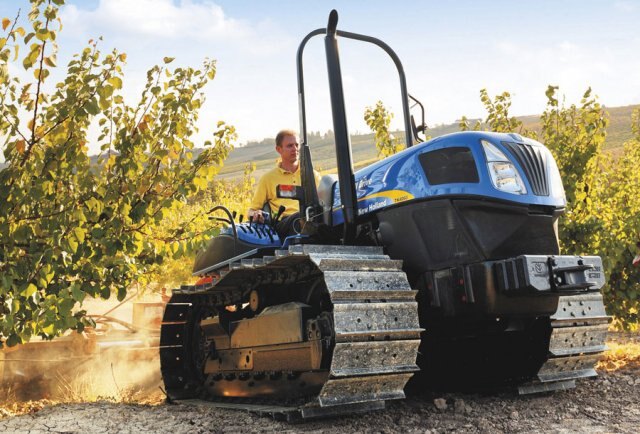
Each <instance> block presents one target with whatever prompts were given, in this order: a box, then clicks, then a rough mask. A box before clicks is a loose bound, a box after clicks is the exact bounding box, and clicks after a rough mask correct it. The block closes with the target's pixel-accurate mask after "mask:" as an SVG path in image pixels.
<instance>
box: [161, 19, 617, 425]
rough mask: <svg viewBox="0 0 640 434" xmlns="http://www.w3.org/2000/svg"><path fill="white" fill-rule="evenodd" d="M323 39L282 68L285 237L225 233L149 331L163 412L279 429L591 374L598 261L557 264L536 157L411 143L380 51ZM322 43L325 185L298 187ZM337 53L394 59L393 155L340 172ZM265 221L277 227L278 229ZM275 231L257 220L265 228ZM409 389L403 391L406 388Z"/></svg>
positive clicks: (601, 313) (602, 330)
mask: <svg viewBox="0 0 640 434" xmlns="http://www.w3.org/2000/svg"><path fill="white" fill-rule="evenodd" d="M337 21H338V16H337V13H336V12H335V11H332V12H331V14H330V16H329V22H328V26H327V28H326V29H325V28H321V29H318V30H315V31H313V32H311V33H309V35H307V36H306V37H305V38H304V39H303V41H302V43H301V45H300V47H299V49H298V54H297V75H298V90H299V102H300V119H301V138H302V143H301V150H300V153H301V156H300V160H301V169H300V170H301V179H302V186H280V187H279V195H280V196H281V197H290V198H294V199H297V200H298V201H299V203H300V210H301V213H300V223H301V224H300V226H299V228H300V231H299V232H300V233H299V234H297V235H295V236H289V237H286V238H284V239H283V238H281V237H280V236H279V235H278V234H277V232H276V231H275V229H274V225H273V224H272V223H274V221H272V222H271V224H270V223H268V222H267V223H266V224H256V223H255V222H252V221H249V222H244V223H242V222H241V223H237V222H235V221H234V215H233V214H232V213H231V212H229V211H228V210H227V209H225V208H223V207H217V208H216V210H222V211H223V212H225V213H226V217H225V218H224V219H225V220H226V221H227V223H228V227H226V228H225V229H223V230H222V232H221V234H220V235H219V236H218V237H216V238H214V239H213V240H212V241H211V243H210V245H209V246H208V248H207V250H206V251H205V252H203V253H202V254H201V255H200V256H199V257H198V258H197V260H196V264H195V267H194V274H195V275H196V276H200V277H201V278H203V279H201V281H200V282H201V283H200V284H198V285H193V286H183V287H181V288H180V289H176V290H174V291H173V295H172V297H171V299H170V301H169V303H168V304H167V306H166V309H165V313H164V318H163V325H162V331H161V350H160V356H161V369H162V376H163V378H164V383H165V387H166V392H167V394H168V397H169V398H170V399H188V398H199V399H207V400H210V401H214V402H217V403H219V404H218V405H223V406H236V407H241V408H248V409H252V410H255V411H258V412H261V413H268V414H272V415H274V416H281V417H283V418H287V419H289V420H293V419H300V418H302V419H307V418H314V417H321V416H328V415H335V414H344V413H355V412H362V411H369V410H373V409H380V408H383V407H384V403H385V401H387V400H391V399H398V398H403V397H404V396H405V394H404V390H405V387H407V384H408V383H410V384H409V386H410V387H413V388H418V389H420V388H424V387H444V388H452V387H469V386H473V387H482V386H491V387H494V386H496V385H499V386H511V387H517V388H518V390H519V391H520V393H534V392H539V391H552V390H557V389H565V388H569V387H573V386H574V381H575V380H576V379H578V378H582V377H589V376H594V375H596V373H595V371H594V364H595V363H596V361H597V359H598V357H599V354H600V353H601V352H602V351H603V350H604V340H605V337H606V330H607V323H608V321H609V318H608V317H607V315H606V313H605V310H604V305H603V303H602V297H601V295H600V293H599V289H600V288H601V287H602V286H603V284H604V282H605V279H604V273H603V270H602V262H601V259H600V258H599V257H597V256H568V255H560V251H559V245H558V238H557V224H558V218H559V217H560V216H561V214H562V213H563V211H564V208H565V205H566V200H565V196H564V190H563V186H562V181H561V179H560V175H559V171H558V168H557V166H556V163H555V161H554V159H553V157H552V155H551V153H550V152H549V150H548V149H547V148H546V147H545V146H544V145H542V144H541V143H538V142H537V141H535V140H531V139H528V138H525V137H521V136H520V135H518V134H499V133H491V132H479V131H473V132H461V133H455V134H450V135H447V136H443V137H438V138H435V139H433V140H429V141H426V142H422V140H421V139H420V135H421V133H422V132H423V131H424V129H425V126H424V111H423V112H422V123H421V124H420V125H416V122H415V121H414V118H413V117H412V116H411V114H410V113H409V111H410V110H409V100H410V98H412V97H411V96H410V95H409V94H408V92H407V88H406V81H405V76H404V72H403V68H402V65H401V63H400V60H399V59H398V57H397V56H396V54H395V53H394V52H393V51H392V50H391V48H390V47H389V46H387V45H386V44H385V43H384V42H382V41H380V40H378V39H375V38H372V37H369V36H364V35H360V34H355V33H350V32H345V31H342V30H337ZM317 35H325V47H326V56H327V67H328V76H329V90H330V95H331V106H332V112H333V127H334V128H333V129H334V132H335V149H336V157H337V172H338V173H337V176H334V175H325V176H324V177H323V178H322V179H321V181H320V183H319V185H318V186H316V183H315V181H314V175H313V165H312V161H311V153H310V150H309V146H308V141H307V129H306V114H305V92H304V79H303V68H302V57H303V51H304V47H305V45H306V43H307V41H308V40H309V39H311V38H312V37H314V36H317ZM338 38H347V39H353V40H358V41H362V42H365V43H373V44H375V45H377V46H379V47H380V48H382V49H383V50H384V51H386V52H387V53H388V54H389V56H390V57H391V58H392V60H393V61H394V63H395V65H396V67H397V70H398V73H399V77H400V91H401V95H402V102H403V120H404V126H405V133H406V144H407V149H405V150H403V151H401V152H399V153H397V154H395V155H393V156H390V157H388V158H385V159H384V160H381V161H379V162H377V163H375V164H373V165H371V166H369V167H366V168H363V169H361V170H359V171H358V172H356V173H354V171H353V164H352V160H351V158H352V157H351V145H350V141H349V133H348V130H347V122H346V116H345V105H344V98H343V88H342V79H341V73H340V61H339V56H338V45H337V40H338ZM276 219H277V218H276ZM276 219H273V220H276ZM412 377H413V378H412Z"/></svg>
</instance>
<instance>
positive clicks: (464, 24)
mask: <svg viewBox="0 0 640 434" xmlns="http://www.w3.org/2000/svg"><path fill="white" fill-rule="evenodd" d="M18 9H22V14H21V15H22V16H23V17H24V16H26V14H27V12H28V10H29V3H28V1H27V0H0V15H1V16H3V17H10V18H13V17H14V16H15V14H16V12H17V10H18ZM331 9H336V10H337V11H338V13H339V22H338V29H339V30H340V29H342V30H345V31H350V32H355V33H361V34H366V35H369V36H374V37H376V38H379V39H381V40H383V41H385V42H386V43H387V44H389V45H390V46H391V47H392V48H393V49H394V50H395V52H396V53H397V54H398V56H399V57H400V59H401V60H402V62H403V65H404V69H405V73H406V77H407V84H408V89H409V92H410V93H411V94H412V95H414V96H415V97H417V98H418V99H419V100H420V101H422V103H423V104H424V105H425V107H426V111H427V113H426V121H427V124H428V125H431V126H433V125H437V124H442V123H452V122H455V121H456V120H457V119H459V118H460V117H461V116H463V115H465V116H467V117H468V118H480V117H485V116H486V113H485V111H484V109H483V106H482V104H481V102H480V98H479V93H480V89H483V88H486V89H487V90H488V92H489V94H490V95H491V96H494V95H496V94H499V93H502V92H503V91H508V92H510V93H511V95H512V98H513V104H512V108H511V114H513V115H529V114H539V113H541V112H542V111H543V110H544V108H545V104H546V97H545V93H544V92H545V90H546V88H547V86H548V85H549V84H552V85H557V86H560V92H561V94H562V95H564V98H565V101H566V103H567V104H573V103H579V100H580V97H581V96H582V94H583V93H584V91H585V90H586V89H587V88H588V87H589V86H590V87H592V88H593V90H594V93H595V94H596V95H598V97H599V100H600V102H601V103H603V104H604V105H606V106H622V105H630V104H638V103H640V55H639V53H640V26H639V25H638V23H640V0H555V1H547V0H539V1H529V0H520V1H513V0H509V1H502V0H498V1H482V0H476V1H471V0H458V1H431V0H424V1H417V0H414V1H410V0H394V1H389V0H368V1H357V0H337V1H333V0H323V1H320V0H307V1H303V0H298V1H285V0H273V1H258V0H68V1H67V4H66V5H65V6H63V8H62V13H61V18H62V21H63V25H64V28H63V30H62V33H61V34H60V35H59V38H58V42H59V45H60V52H59V55H58V64H59V65H66V63H67V62H68V61H69V60H70V59H71V56H72V55H73V54H74V53H77V52H80V51H81V50H82V49H83V48H84V47H85V46H86V44H87V41H88V40H89V39H96V38H97V37H99V36H102V37H103V41H102V42H101V46H102V49H103V52H106V51H108V50H109V49H111V48H117V49H118V50H119V51H123V52H126V53H127V65H126V68H125V71H124V74H125V75H124V92H125V98H126V100H127V101H128V102H129V104H134V103H136V102H137V100H138V98H139V95H140V92H141V90H142V87H143V85H144V82H145V80H146V71H147V70H148V69H149V68H151V67H152V66H153V65H155V64H159V63H162V59H163V57H165V56H170V57H175V61H174V63H172V66H187V65H189V66H198V65H200V64H201V63H202V61H203V60H204V59H205V58H213V59H216V61H217V76H216V78H215V79H214V80H213V81H212V82H211V83H210V84H209V85H208V86H207V88H206V96H207V101H206V103H205V105H204V106H203V108H202V110H201V113H200V125H199V127H200V133H199V136H198V137H197V138H196V144H197V143H198V142H199V141H200V142H202V141H204V140H206V139H208V138H210V136H211V132H212V131H213V130H214V129H215V125H216V123H217V121H218V120H224V121H225V122H227V123H229V124H231V125H234V126H235V127H236V129H237V132H238V136H239V141H238V144H243V143H245V142H247V141H250V140H261V139H263V138H265V137H274V136H275V134H276V132H277V131H278V130H280V129H282V128H293V129H294V130H298V129H299V118H298V96H297V84H296V64H295V59H296V51H297V48H298V44H299V43H300V41H301V39H302V38H303V37H304V36H305V35H306V34H307V33H309V32H310V31H312V30H314V29H317V28H321V27H326V24H327V18H328V15H329V12H330V11H331ZM339 49H340V55H341V64H342V74H343V81H344V86H345V99H346V105H347V118H348V124H349V128H350V131H351V133H356V132H360V133H364V132H368V131H369V130H368V127H367V126H366V124H365V123H364V121H363V114H364V110H365V108H366V107H367V106H373V105H375V103H376V101H378V100H382V101H383V102H384V104H385V105H386V106H387V107H388V108H389V109H390V110H391V111H392V112H393V113H395V114H396V116H395V118H394V122H393V124H392V127H394V128H395V127H397V128H402V121H401V108H402V106H401V99H400V92H399V84H398V83H399V81H398V78H397V73H396V72H395V68H394V66H393V63H392V62H391V60H390V59H389V58H388V57H387V56H386V54H385V53H384V52H383V51H382V50H380V49H379V48H377V47H375V46H372V45H369V44H364V43H362V42H358V41H351V40H339ZM18 66H19V65H17V66H16V68H18ZM304 66H305V84H306V99H307V122H308V128H309V130H312V131H322V132H324V131H326V130H328V129H331V128H332V125H331V108H330V105H329V96H328V85H327V74H326V64H325V59H324V44H323V40H322V37H320V36H318V37H315V38H313V39H312V40H311V41H310V42H309V43H308V44H307V48H306V50H305V55H304ZM19 67H20V68H21V66H19ZM52 77H53V78H54V79H55V77H56V76H55V75H53V76H52ZM93 151H96V150H93ZM96 152H97V151H96Z"/></svg>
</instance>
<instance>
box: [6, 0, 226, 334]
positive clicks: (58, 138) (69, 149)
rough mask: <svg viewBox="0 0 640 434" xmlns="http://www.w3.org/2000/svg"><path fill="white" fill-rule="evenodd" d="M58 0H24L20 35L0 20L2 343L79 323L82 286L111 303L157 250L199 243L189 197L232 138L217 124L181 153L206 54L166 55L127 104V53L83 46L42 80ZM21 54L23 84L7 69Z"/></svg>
mask: <svg viewBox="0 0 640 434" xmlns="http://www.w3.org/2000/svg"><path fill="white" fill-rule="evenodd" d="M62 3H63V2H62V1H61V0H53V1H46V0H32V1H31V4H32V10H31V12H30V13H29V24H30V26H31V29H30V30H29V31H25V30H24V28H23V27H19V26H18V25H17V22H18V17H17V18H16V19H15V20H6V19H5V20H3V28H4V29H5V31H6V34H5V37H4V38H2V39H0V47H1V48H0V98H1V100H0V136H1V137H3V138H4V142H3V144H2V148H3V152H4V158H5V162H6V167H5V168H4V169H2V170H1V171H0V183H1V184H0V185H2V188H1V189H0V338H1V339H3V340H4V339H6V344H8V345H14V344H17V343H20V342H24V341H27V340H29V339H30V338H31V337H32V336H42V337H44V338H49V339H50V338H53V337H55V336H57V335H59V334H61V333H62V332H63V331H65V330H68V329H75V330H82V328H83V327H84V326H85V325H86V324H87V323H88V321H87V320H86V319H85V318H84V312H83V311H78V312H76V311H74V306H75V305H76V303H79V302H82V300H83V299H84V298H85V297H86V296H87V295H89V296H93V297H95V296H100V297H103V298H108V297H109V296H110V295H111V294H112V293H117V295H118V298H119V299H123V298H124V296H125V295H126V290H127V288H128V287H129V285H130V284H131V282H132V281H134V280H136V281H140V282H141V283H146V279H147V277H146V276H147V275H145V273H148V272H150V271H153V270H155V269H157V267H158V266H159V264H162V262H163V260H164V258H166V257H174V258H179V257H180V256H183V255H188V254H189V253H190V252H192V251H193V250H194V249H196V248H198V247H200V246H201V244H202V243H203V242H204V241H205V240H207V239H208V238H209V237H210V235H211V233H212V232H213V229H211V230H203V229H202V228H207V227H209V226H210V225H207V224H205V222H206V217H204V216H203V215H202V214H201V213H193V214H190V213H188V212H185V209H186V208H185V207H186V204H187V200H188V198H189V197H191V196H193V195H194V194H196V193H198V192H199V191H202V190H204V189H206V188H207V187H208V184H209V182H210V181H211V180H212V179H213V177H214V175H215V174H216V172H217V170H218V167H219V166H220V164H221V163H222V161H223V160H224V158H225V157H226V155H227V153H228V152H229V149H230V146H231V142H232V140H234V138H235V131H234V129H233V127H231V126H228V125H225V124H224V123H223V122H220V123H218V125H217V127H216V130H215V132H214V134H213V137H212V139H211V141H208V142H206V143H205V150H204V151H203V152H202V153H201V154H200V155H199V156H198V157H197V158H195V159H194V158H193V155H192V149H193V147H194V143H193V142H192V141H191V139H192V137H193V135H194V133H195V132H196V131H197V128H196V121H197V119H198V110H199V109H200V107H201V105H202V103H203V102H204V96H203V94H202V89H203V87H204V86H205V85H206V84H207V82H208V81H209V80H211V79H213V78H214V75H215V71H216V70H215V62H213V61H209V60H207V61H205V62H204V64H203V66H202V68H201V69H194V68H175V69H173V70H172V69H169V68H168V66H167V64H168V63H170V62H171V60H172V59H171V58H165V59H164V62H165V65H164V66H155V67H153V68H152V69H151V70H149V72H148V74H147V83H146V86H145V88H144V90H143V92H142V96H141V99H140V101H139V103H138V104H136V105H128V104H127V103H126V102H125V101H124V98H123V97H122V94H121V88H122V84H123V74H122V65H123V64H124V62H125V60H126V55H125V54H124V53H119V52H117V51H116V50H114V51H112V52H111V53H107V54H102V53H101V52H100V50H99V49H98V42H96V41H90V44H89V46H87V47H86V48H85V49H84V50H83V51H82V52H81V53H79V54H77V55H75V56H74V57H73V59H72V60H71V61H70V62H69V64H68V65H67V68H66V76H65V77H64V79H63V80H62V81H60V82H59V83H56V84H55V85H50V83H48V82H47V81H46V80H47V77H49V75H50V74H49V72H50V71H51V70H52V69H53V68H56V64H57V59H56V53H57V45H56V42H55V41H56V38H57V34H58V32H59V30H60V27H61V24H60V20H59V17H58V7H59V5H60V4H62ZM7 21H9V22H8V23H7ZM21 50H26V52H25V54H24V57H23V58H22V61H21V62H20V64H21V65H22V67H24V69H25V70H26V71H30V72H32V73H33V74H32V77H33V80H32V81H27V82H25V81H23V80H21V79H19V78H18V77H17V76H13V74H11V73H10V72H9V68H8V64H9V62H15V61H16V60H18V53H19V52H20V51H21ZM95 124H97V125H98V127H99V130H100V136H99V137H98V143H99V145H100V149H101V151H102V153H101V157H100V158H99V163H98V164H97V165H91V164H90V159H89V157H88V155H87V141H88V140H89V137H88V136H89V130H90V127H91V126H92V125H95ZM171 216H173V217H174V218H170V217H171ZM175 216H181V217H183V218H175Z"/></svg>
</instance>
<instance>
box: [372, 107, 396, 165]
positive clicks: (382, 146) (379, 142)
mask: <svg viewBox="0 0 640 434" xmlns="http://www.w3.org/2000/svg"><path fill="white" fill-rule="evenodd" d="M391 119H393V114H392V113H390V112H389V111H387V109H386V108H385V106H384V104H383V103H382V101H378V102H377V103H376V106H375V107H373V108H372V107H367V108H366V109H365V112H364V121H365V122H366V123H367V125H368V126H369V128H371V131H373V132H374V136H375V143H376V148H377V149H378V157H382V158H386V157H389V156H390V155H393V154H395V153H397V152H398V151H400V150H401V149H402V148H403V147H404V146H403V145H402V144H401V143H400V140H398V138H396V137H394V136H393V134H391V131H389V125H390V124H391Z"/></svg>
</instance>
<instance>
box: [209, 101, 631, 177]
mask: <svg viewBox="0 0 640 434" xmlns="http://www.w3.org/2000/svg"><path fill="white" fill-rule="evenodd" d="M638 107H640V105H631V106H624V107H607V108H606V110H607V111H608V112H609V127H608V128H607V140H606V142H605V146H604V147H605V149H610V150H613V151H614V152H615V151H616V148H620V147H621V146H622V144H623V143H624V142H625V141H627V140H629V139H631V137H632V134H631V113H632V112H633V110H634V109H635V108H638ZM518 119H519V120H520V121H522V123H523V125H524V127H525V128H527V129H529V130H533V131H537V132H539V131H540V116H539V115H530V116H520V117H518ZM472 125H473V123H472ZM456 131H460V128H459V126H458V124H455V123H454V124H447V125H437V126H434V127H431V128H429V130H428V131H427V134H428V135H429V136H431V137H432V138H433V137H439V136H443V135H445V134H450V133H454V132H456ZM393 134H395V135H396V136H397V137H400V138H402V137H404V133H403V132H402V131H396V132H394V133H393ZM373 143H374V139H373V134H362V135H354V136H351V146H352V152H353V161H354V165H355V166H356V168H358V167H363V166H365V165H367V164H370V163H371V162H373V161H375V160H376V148H375V145H374V144H373ZM309 146H310V147H311V155H312V157H313V163H314V167H315V168H316V169H317V170H320V171H330V170H331V169H333V168H335V167H336V163H335V149H334V144H333V137H329V136H327V135H325V136H321V135H320V134H317V133H316V134H310V138H309ZM273 148H274V142H273V139H264V140H262V141H260V142H250V143H248V144H247V145H245V146H242V147H238V148H236V149H234V150H233V151H232V152H231V153H230V154H229V157H227V159H226V161H225V163H224V167H223V168H222V170H221V171H220V174H219V175H218V177H219V178H222V179H234V178H239V177H242V175H243V173H244V168H245V166H246V165H247V164H248V163H254V164H255V165H256V171H255V172H254V174H253V176H255V177H256V178H258V177H260V175H262V174H263V173H264V172H266V171H267V170H269V169H271V168H272V167H273V166H274V163H275V160H276V157H277V154H276V152H275V150H274V149H273Z"/></svg>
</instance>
